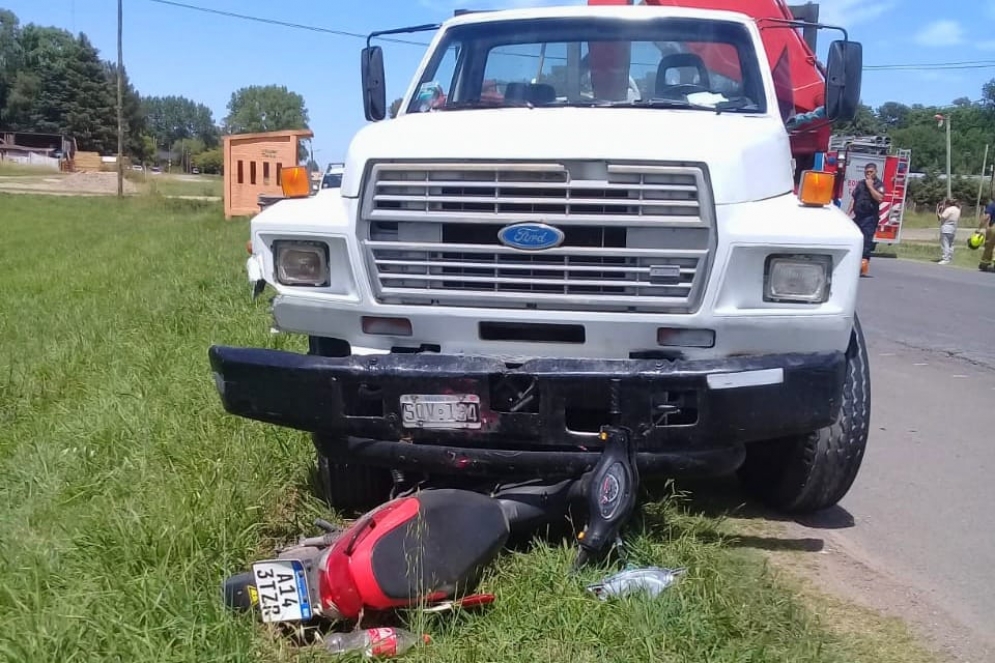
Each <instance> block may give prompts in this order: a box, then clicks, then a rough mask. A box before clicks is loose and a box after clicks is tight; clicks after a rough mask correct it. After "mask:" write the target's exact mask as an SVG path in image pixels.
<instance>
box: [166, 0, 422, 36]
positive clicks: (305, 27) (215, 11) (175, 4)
mask: <svg viewBox="0 0 995 663" xmlns="http://www.w3.org/2000/svg"><path fill="white" fill-rule="evenodd" d="M148 1H149V2H154V3H156V4H160V5H169V6H171V7H180V8H182V9H189V10H192V11H198V12H203V13H205V14H216V15H218V16H226V17H228V18H239V19H242V20H244V21H254V22H256V23H267V24H269V25H279V26H282V27H285V28H294V29H297V30H309V31H311V32H322V33H325V34H331V35H338V36H340V37H353V38H356V39H362V40H364V41H365V40H366V35H364V34H361V33H359V32H349V31H347V30H333V29H332V28H323V27H321V26H319V25H303V24H301V23H290V22H288V21H279V20H277V19H273V18H262V17H261V16H250V15H248V14H237V13H235V12H229V11H223V10H221V9H210V8H209V7H200V6H198V5H190V4H187V3H184V2H174V1H173V0H148ZM380 39H381V40H382V41H390V42H394V43H397V44H409V45H411V46H428V42H421V41H413V40H409V39H397V38H393V37H381V38H380Z"/></svg>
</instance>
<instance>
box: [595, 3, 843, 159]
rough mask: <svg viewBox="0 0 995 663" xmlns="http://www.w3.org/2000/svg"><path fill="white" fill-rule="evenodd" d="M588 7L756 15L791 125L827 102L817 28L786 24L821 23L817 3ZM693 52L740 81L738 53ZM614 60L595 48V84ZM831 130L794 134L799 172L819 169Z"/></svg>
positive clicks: (698, 48)
mask: <svg viewBox="0 0 995 663" xmlns="http://www.w3.org/2000/svg"><path fill="white" fill-rule="evenodd" d="M587 4H588V5H632V4H645V5H649V6H658V7H690V8H695V9H721V10H728V11H735V12H739V13H741V14H746V15H748V16H752V17H754V18H755V19H756V20H757V24H758V26H759V28H760V31H761V35H762V37H763V42H764V46H765V47H766V51H767V58H768V60H769V61H770V63H771V67H772V73H773V76H774V86H775V88H776V92H777V99H778V105H779V107H780V109H781V115H782V117H783V118H784V119H785V121H787V120H788V119H789V118H790V117H793V116H795V115H801V114H806V113H814V112H815V111H816V110H817V109H819V108H820V107H822V105H823V103H824V102H825V99H824V98H823V97H824V95H825V78H824V76H825V70H824V68H823V66H822V64H821V63H819V61H818V58H817V57H816V55H815V48H816V32H817V30H816V29H815V28H814V27H813V28H812V29H804V32H803V33H802V34H799V31H798V29H797V28H792V27H789V26H787V25H786V24H785V22H786V21H806V22H809V23H816V22H817V21H818V16H819V6H818V5H816V4H813V3H808V4H804V5H797V6H789V5H788V4H786V3H785V2H784V0H638V1H637V0H588V3H587ZM688 50H690V51H691V52H693V53H695V54H697V55H698V56H700V57H701V58H702V60H703V61H704V63H705V66H706V67H707V68H708V69H709V70H711V71H714V72H716V73H718V74H721V75H723V76H726V77H727V78H731V79H733V80H736V79H737V78H738V76H739V65H738V61H737V60H736V59H735V55H734V54H729V53H726V52H725V49H724V47H721V46H716V45H711V44H695V45H688ZM610 59H611V54H609V53H606V52H601V53H596V52H594V51H593V50H592V52H591V63H590V66H591V75H592V82H593V81H594V79H595V77H596V71H597V69H598V68H599V65H601V66H609V65H610ZM599 60H600V62H599ZM831 132H832V126H831V123H830V122H829V121H827V120H818V119H817V120H815V121H813V122H810V123H806V124H804V125H802V126H801V127H799V128H798V129H795V130H792V133H791V152H792V156H793V157H794V159H795V163H796V172H798V173H800V172H802V171H804V170H808V169H811V168H813V166H814V164H815V158H816V154H821V153H825V152H826V151H828V148H829V138H830V134H831Z"/></svg>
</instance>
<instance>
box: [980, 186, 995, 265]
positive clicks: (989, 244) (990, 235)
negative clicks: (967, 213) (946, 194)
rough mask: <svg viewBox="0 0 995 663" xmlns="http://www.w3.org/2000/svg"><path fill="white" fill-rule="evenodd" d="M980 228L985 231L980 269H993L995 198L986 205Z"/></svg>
mask: <svg viewBox="0 0 995 663" xmlns="http://www.w3.org/2000/svg"><path fill="white" fill-rule="evenodd" d="M978 230H980V231H981V232H984V233H985V250H984V252H983V253H982V254H981V263H980V264H978V269H980V270H981V271H983V272H990V271H992V253H995V199H991V200H989V202H988V204H987V205H985V213H984V214H982V215H981V225H980V226H978Z"/></svg>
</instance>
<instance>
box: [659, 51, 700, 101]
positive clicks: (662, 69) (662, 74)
mask: <svg viewBox="0 0 995 663" xmlns="http://www.w3.org/2000/svg"><path fill="white" fill-rule="evenodd" d="M689 68H693V69H696V70H697V71H698V80H697V81H696V82H695V84H696V85H700V86H701V87H703V88H705V89H709V88H710V85H709V81H708V70H707V69H706V68H705V61H704V60H702V59H701V56H700V55H697V54H695V53H671V54H670V55H666V56H664V57H663V59H661V60H660V64H659V66H658V67H657V68H656V94H657V96H659V97H666V96H667V89H668V88H672V87H674V85H669V84H668V83H667V72H668V71H670V70H671V69H689ZM692 80H693V79H691V80H688V79H687V77H686V76H681V82H680V83H679V84H687V83H691V82H692Z"/></svg>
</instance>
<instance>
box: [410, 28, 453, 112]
mask: <svg viewBox="0 0 995 663" xmlns="http://www.w3.org/2000/svg"><path fill="white" fill-rule="evenodd" d="M458 61H459V47H458V46H457V45H456V44H453V45H451V46H450V47H449V48H447V49H446V51H445V53H444V54H443V56H442V59H441V60H440V61H439V66H438V68H437V69H436V70H435V76H434V77H433V78H432V80H430V81H423V82H422V84H421V85H420V86H419V87H418V90H416V91H415V98H414V99H413V100H412V103H411V107H410V108H408V112H416V113H424V112H426V111H430V110H432V109H433V108H439V107H441V106H444V105H445V104H446V101H447V100H448V99H449V98H450V97H452V95H453V93H454V90H455V87H456V85H457V81H456V80H455V79H456V65H457V63H458Z"/></svg>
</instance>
